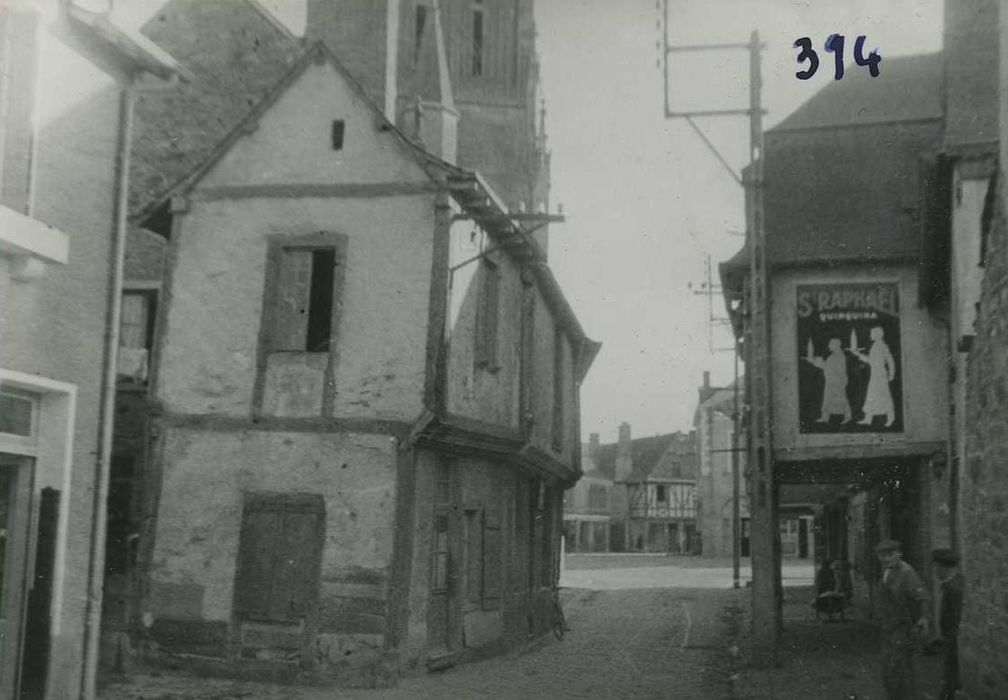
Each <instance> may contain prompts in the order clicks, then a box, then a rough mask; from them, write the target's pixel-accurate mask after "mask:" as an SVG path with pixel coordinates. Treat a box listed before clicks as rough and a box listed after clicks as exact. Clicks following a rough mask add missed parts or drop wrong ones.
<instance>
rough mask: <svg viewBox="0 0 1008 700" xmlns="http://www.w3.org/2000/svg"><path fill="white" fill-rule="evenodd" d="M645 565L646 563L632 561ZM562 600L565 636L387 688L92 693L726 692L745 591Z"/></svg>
mask: <svg viewBox="0 0 1008 700" xmlns="http://www.w3.org/2000/svg"><path fill="white" fill-rule="evenodd" d="M666 562H668V560H666ZM607 563H608V564H609V566H610V567H611V566H612V563H610V562H607ZM645 563H646V564H648V565H650V564H652V562H644V561H641V562H640V564H645ZM581 565H582V566H583V565H584V564H583V563H582V564H581ZM665 568H666V570H668V571H669V572H670V574H671V573H672V572H673V570H674V569H675V568H676V567H669V566H668V564H667V563H666V567H665ZM609 570H610V571H613V572H614V574H615V575H616V576H617V577H620V576H626V575H627V574H628V572H629V569H611V568H610V569H609ZM563 599H564V609H565V613H566V616H567V621H568V626H569V628H570V629H569V631H568V633H567V635H566V638H565V639H564V640H563V641H556V640H555V639H554V638H553V637H552V636H548V637H545V638H542V639H540V640H536V641H535V642H533V643H532V644H530V645H529V646H528V647H527V648H525V649H523V650H521V651H519V652H515V653H512V654H510V655H508V656H504V657H500V658H495V659H491V660H487V661H482V662H477V663H471V664H466V665H463V666H459V667H457V668H453V669H449V670H447V671H444V672H440V673H432V674H428V675H422V676H413V677H407V678H405V679H404V680H402V681H401V682H400V684H399V686H398V687H396V688H393V689H387V690H349V689H338V690H330V689H320V688H297V689H295V688H291V687H288V686H276V685H267V684H261V683H248V682H234V681H222V680H213V679H193V678H187V677H181V676H172V675H169V674H165V675H161V676H157V677H153V676H134V677H132V678H131V679H130V680H129V681H127V682H121V683H117V684H114V685H111V686H109V687H107V688H106V689H105V691H104V692H103V693H102V694H101V695H100V697H101V698H103V700H140V699H141V698H143V699H144V700H155V699H156V700H175V699H178V700H181V699H182V698H195V699H206V700H210V699H213V700H227V699H230V698H271V699H272V698H277V699H279V698H292V699H296V700H314V699H316V698H318V699H321V698H334V697H338V698H344V697H345V698H373V699H375V700H379V699H382V700H384V699H390V700H391V699H403V700H405V699H406V698H409V699H413V698H460V699H461V698H509V699H510V698H677V699H681V700H690V699H692V698H698V699H701V698H702V699H707V698H713V699H717V698H730V697H731V692H732V691H731V681H730V678H729V675H730V673H731V665H730V663H729V655H728V644H729V637H728V632H729V619H730V615H728V614H727V611H729V610H731V609H735V608H737V606H738V605H745V604H746V601H747V599H748V592H747V591H744V590H743V591H734V590H731V589H724V588H720V589H715V588H706V589H694V588H674V587H666V588H651V589H641V588H635V589H624V590H587V589H565V590H564V593H563Z"/></svg>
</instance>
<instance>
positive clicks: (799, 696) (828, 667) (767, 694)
mask: <svg viewBox="0 0 1008 700" xmlns="http://www.w3.org/2000/svg"><path fill="white" fill-rule="evenodd" d="M812 596H813V590H812V588H811V587H808V588H793V589H786V592H785V596H784V631H783V633H782V635H781V648H780V652H779V654H778V661H779V665H778V667H777V668H772V669H763V670H755V669H747V668H745V665H744V658H743V659H740V661H741V662H742V663H741V664H740V671H741V672H740V673H739V677H738V681H737V683H736V688H735V694H734V697H735V698H736V699H737V700H810V699H812V698H815V699H816V700H818V699H820V698H822V699H824V700H833V699H834V698H835V700H884V699H885V697H886V694H885V690H884V688H883V687H882V676H881V668H880V656H879V654H880V650H881V644H880V641H881V640H880V634H879V632H878V628H877V627H876V625H875V624H874V623H873V622H871V621H870V620H866V619H864V618H863V617H861V616H860V615H859V614H858V612H857V610H852V611H851V612H850V613H849V614H848V616H847V618H848V619H847V620H846V621H845V622H839V621H837V622H826V621H825V620H816V619H815V613H814V612H813V610H812V607H811V606H810V604H809V603H810V601H811V600H812ZM743 609H744V611H745V613H746V614H745V615H744V616H743V619H741V620H740V624H739V629H740V632H741V634H742V639H741V640H740V641H741V647H742V649H743V650H744V649H745V647H746V643H745V642H746V640H745V633H746V630H747V627H748V623H749V620H748V606H746V607H744V608H743ZM744 653H745V652H744V651H743V654H744ZM914 668H915V670H916V672H917V686H918V691H919V693H920V699H921V700H931V699H936V698H937V697H938V688H939V687H940V681H941V661H940V658H939V657H934V656H930V657H928V656H922V655H920V654H918V655H917V656H916V658H915V659H914ZM915 700H916V699H915Z"/></svg>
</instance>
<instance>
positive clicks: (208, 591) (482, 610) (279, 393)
mask: <svg viewBox="0 0 1008 700" xmlns="http://www.w3.org/2000/svg"><path fill="white" fill-rule="evenodd" d="M442 54H443V52H442ZM440 77H441V78H442V79H443V80H442V82H440V83H437V81H435V83H436V84H435V85H434V86H433V88H434V90H436V91H437V94H438V95H439V96H440V97H441V99H442V100H444V101H446V102H449V104H450V99H451V92H450V83H449V82H448V80H447V79H446V76H445V75H444V73H442V74H441V76H440ZM445 115H447V117H445ZM452 121H453V120H452V119H451V118H450V114H449V113H448V112H445V111H438V110H432V111H431V112H429V113H428V114H425V115H423V120H422V121H418V122H417V123H416V124H415V126H416V127H417V130H416V131H415V132H414V134H413V136H414V139H409V138H406V137H405V136H404V134H403V133H402V132H401V131H400V130H399V129H398V128H397V127H396V126H394V125H393V124H392V123H391V122H389V121H388V120H387V119H385V117H384V116H383V115H382V113H381V111H380V110H379V109H378V108H377V107H376V106H375V105H374V104H373V103H372V102H371V100H370V98H369V97H368V95H367V93H366V92H365V91H364V90H363V89H362V88H360V87H359V85H358V83H357V82H356V80H355V79H354V77H353V76H351V75H350V73H349V72H348V71H347V70H346V69H344V68H343V66H342V64H341V63H340V62H339V60H338V59H337V58H336V57H335V56H334V55H333V54H332V53H331V52H330V51H329V50H328V49H327V48H326V47H325V46H324V45H322V44H315V45H313V46H312V47H311V48H310V49H309V50H308V51H307V52H306V53H305V55H304V56H303V57H302V58H301V59H299V60H298V61H297V62H296V63H294V65H293V66H292V67H291V68H290V69H289V71H288V72H287V74H286V75H285V76H284V77H283V78H282V79H281V80H280V82H279V84H278V85H277V86H275V88H274V89H273V90H272V91H271V92H270V93H269V94H268V95H267V96H266V97H265V98H264V100H263V101H262V102H260V103H259V104H258V105H257V106H256V107H255V108H254V109H253V111H252V112H251V113H250V114H249V115H248V116H247V117H246V118H245V119H244V120H243V121H242V122H240V123H239V124H238V125H237V127H236V128H235V129H234V130H232V132H231V133H230V134H229V135H228V137H227V138H226V139H225V140H224V141H222V142H221V143H220V144H219V145H218V146H217V147H216V148H215V149H214V151H213V152H212V153H211V155H210V157H209V158H208V159H207V160H205V161H204V162H203V163H202V164H201V165H199V166H198V167H197V169H196V170H194V171H193V172H191V173H190V174H189V175H188V176H187V177H185V178H184V179H183V180H181V181H180V182H178V183H177V184H176V185H175V186H174V187H172V188H171V189H170V190H169V191H168V192H166V193H165V194H164V196H163V197H161V198H160V199H159V200H156V201H154V202H152V203H151V205H149V206H148V207H147V208H146V209H145V211H144V215H143V217H142V218H144V220H145V223H147V224H148V225H151V226H153V224H155V223H156V222H158V221H159V220H164V219H166V218H167V219H169V220H170V227H169V229H168V231H169V236H168V237H169V254H168V261H167V273H166V277H165V280H164V282H163V285H162V289H161V301H160V304H159V310H158V318H157V321H156V328H157V331H156V341H155V347H154V352H153V363H152V366H151V370H150V379H149V391H150V403H151V406H152V408H153V410H152V412H151V416H150V419H149V420H150V422H151V425H150V428H149V433H150V434H151V435H152V436H153V437H154V441H153V447H152V449H150V450H149V451H148V455H149V458H148V459H149V462H150V466H149V467H148V468H147V469H146V470H145V473H147V474H148V475H149V480H148V481H149V483H150V484H151V488H150V489H149V490H150V491H156V493H157V497H156V501H157V504H156V518H155V522H154V524H153V526H152V527H151V531H152V535H153V536H152V537H150V538H149V540H150V544H149V546H150V547H151V553H150V555H149V558H148V561H149V564H148V566H147V569H146V571H145V572H144V576H143V578H144V580H145V581H144V587H143V588H142V590H141V601H140V612H141V614H140V615H139V616H138V617H140V618H141V619H145V620H146V621H147V623H148V624H149V635H150V637H151V638H152V639H153V640H154V641H156V642H157V643H158V644H159V645H160V648H161V650H162V651H175V652H191V653H197V654H200V655H202V656H204V657H209V658H212V659H217V662H215V663H216V667H217V668H218V669H233V668H234V666H235V665H236V664H241V663H243V662H242V659H250V658H254V659H258V660H260V661H265V662H268V663H269V664H272V666H273V667H274V669H273V670H274V671H276V670H277V668H279V669H280V670H281V671H282V670H283V669H284V668H286V669H288V670H289V671H290V672H291V673H294V672H295V669H296V668H298V667H300V668H301V669H314V670H315V671H316V672H317V673H319V674H321V675H323V676H325V677H327V678H335V679H337V680H343V681H345V680H347V679H352V678H357V677H358V676H355V675H354V674H359V673H361V669H363V672H364V674H365V677H371V679H372V680H373V676H368V674H369V673H370V674H378V675H381V674H383V673H394V672H396V671H397V670H405V669H407V668H410V667H415V666H417V665H422V664H427V665H431V666H433V665H441V664H445V663H452V662H454V661H456V660H458V659H460V658H464V657H465V656H466V655H468V654H470V653H474V651H475V650H480V649H483V650H485V649H487V648H494V647H503V646H507V645H508V644H511V643H514V642H515V641H516V640H519V639H523V638H524V637H525V635H527V634H529V633H536V632H538V631H540V630H543V629H545V628H546V627H547V626H548V624H549V619H548V605H549V601H550V596H551V590H550V589H551V586H552V585H554V583H555V577H556V566H557V557H558V554H559V552H558V551H557V548H558V543H559V533H560V526H561V520H560V502H561V495H562V490H563V487H564V486H565V485H568V484H570V483H572V482H573V481H574V480H576V479H577V477H578V475H579V468H578V461H579V460H578V452H577V446H578V444H579V441H578V437H577V436H578V427H577V426H578V424H577V415H578V410H577V405H578V402H577V395H578V385H579V383H580V380H581V378H583V376H584V373H585V372H586V371H587V368H588V366H589V365H590V363H591V360H592V358H593V357H594V353H595V352H596V351H597V344H595V343H593V342H592V341H589V340H588V339H587V338H586V337H585V335H584V332H583V331H582V329H581V327H580V325H579V324H578V322H577V319H576V318H575V317H574V315H573V313H572V311H571V309H570V307H569V306H568V305H567V303H566V301H565V300H564V297H563V294H562V292H561V291H560V289H559V286H558V285H557V283H556V280H555V279H554V278H553V276H552V274H551V273H550V271H549V269H548V268H547V267H546V266H545V262H544V260H543V256H542V253H541V251H540V250H539V247H538V244H537V243H536V242H535V240H534V239H533V238H532V237H531V236H530V235H529V233H527V232H526V231H524V230H523V229H522V228H520V226H521V224H520V223H519V222H518V221H516V219H517V218H518V217H514V216H512V215H511V214H510V212H509V211H508V210H507V208H506V207H505V206H504V205H503V204H502V203H501V202H500V200H499V199H498V198H497V197H496V195H495V194H494V193H493V191H492V190H491V189H490V188H489V187H488V186H487V185H486V183H485V182H484V181H483V180H482V178H481V177H480V176H479V175H477V174H475V173H472V172H470V171H466V170H464V169H461V168H459V167H457V166H454V165H452V163H451V162H450V161H451V160H452V159H453V153H452V144H453V142H454V140H453V137H452V134H451V132H452V127H453V123H452ZM439 135H440V136H442V137H443V138H438V136H439ZM419 139H423V141H424V144H425V145H426V146H427V149H426V150H425V149H423V148H420V147H419V146H418V145H417V143H416V140H419ZM292 659H293V660H294V661H293V662H291V660H292ZM249 663H251V662H249Z"/></svg>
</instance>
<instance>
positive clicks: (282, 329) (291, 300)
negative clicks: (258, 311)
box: [273, 248, 312, 352]
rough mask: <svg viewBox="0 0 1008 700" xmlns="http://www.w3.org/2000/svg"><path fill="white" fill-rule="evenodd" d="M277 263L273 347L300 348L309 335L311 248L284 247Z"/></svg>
mask: <svg viewBox="0 0 1008 700" xmlns="http://www.w3.org/2000/svg"><path fill="white" fill-rule="evenodd" d="M277 265H278V270H277V289H276V311H275V312H274V324H273V342H274V350H281V351H282V350H288V351H291V350H293V351H300V352H303V351H304V350H305V342H306V338H307V335H308V300H309V297H310V295H311V271H312V251H310V250H301V249H289V248H288V249H284V250H282V251H281V252H280V256H279V260H278V261H277Z"/></svg>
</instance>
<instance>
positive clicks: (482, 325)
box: [474, 258, 500, 370]
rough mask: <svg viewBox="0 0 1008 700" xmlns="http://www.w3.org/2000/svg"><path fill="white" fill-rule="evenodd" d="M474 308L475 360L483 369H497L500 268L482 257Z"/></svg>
mask: <svg viewBox="0 0 1008 700" xmlns="http://www.w3.org/2000/svg"><path fill="white" fill-rule="evenodd" d="M478 303H479V305H478V307H477V309H476V337H475V346H476V347H475V352H474V355H475V362H476V366H477V367H481V368H483V369H490V370H495V369H498V363H497V328H498V324H499V318H500V270H499V269H498V267H497V265H496V264H494V263H493V262H491V261H490V260H487V259H486V258H484V259H483V261H482V263H480V294H479V302H478Z"/></svg>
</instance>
